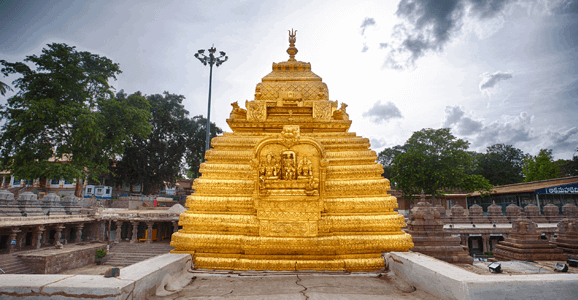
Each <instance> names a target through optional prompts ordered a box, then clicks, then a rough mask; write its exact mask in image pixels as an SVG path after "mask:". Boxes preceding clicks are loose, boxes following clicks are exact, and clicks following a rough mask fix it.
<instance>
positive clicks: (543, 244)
mask: <svg viewBox="0 0 578 300" xmlns="http://www.w3.org/2000/svg"><path fill="white" fill-rule="evenodd" d="M494 257H495V258H496V259H497V260H525V261H536V260H566V259H567V258H568V255H566V254H565V253H563V251H562V249H560V248H558V247H556V246H555V245H552V244H550V243H549V242H548V241H546V240H542V239H540V233H539V232H537V231H536V223H534V222H533V221H531V220H530V219H528V218H526V217H520V218H518V219H517V220H515V221H514V222H512V229H511V230H510V231H509V237H506V238H505V240H503V241H500V242H499V243H498V245H496V247H495V248H494Z"/></svg>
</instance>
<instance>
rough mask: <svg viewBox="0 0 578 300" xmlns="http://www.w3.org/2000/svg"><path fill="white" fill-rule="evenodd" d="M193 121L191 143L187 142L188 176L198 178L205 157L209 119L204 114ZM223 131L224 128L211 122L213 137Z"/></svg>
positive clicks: (190, 135) (190, 132) (190, 134)
mask: <svg viewBox="0 0 578 300" xmlns="http://www.w3.org/2000/svg"><path fill="white" fill-rule="evenodd" d="M192 121H193V126H191V130H190V131H189V143H188V144H187V152H186V153H185V159H186V162H187V165H188V166H189V169H188V171H187V176H188V177H189V178H197V177H199V176H200V175H201V173H200V172H199V168H200V167H201V163H202V162H203V161H204V158H205V147H206V140H207V119H206V118H203V116H195V117H193V119H192ZM221 133H223V130H221V128H219V127H217V125H215V123H213V122H211V133H210V136H211V139H212V138H214V137H216V136H217V134H221Z"/></svg>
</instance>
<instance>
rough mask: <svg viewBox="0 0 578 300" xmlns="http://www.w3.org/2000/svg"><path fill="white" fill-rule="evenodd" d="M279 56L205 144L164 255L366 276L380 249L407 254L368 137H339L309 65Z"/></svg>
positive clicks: (338, 122)
mask: <svg viewBox="0 0 578 300" xmlns="http://www.w3.org/2000/svg"><path fill="white" fill-rule="evenodd" d="M296 32H297V31H293V30H291V31H289V43H290V46H289V48H288V49H287V53H288V54H289V60H287V61H285V62H280V63H273V70H272V72H271V73H269V74H268V75H267V76H265V77H263V79H262V81H261V82H260V83H258V84H257V86H256V88H255V99H254V100H252V101H246V102H245V107H246V109H242V108H240V107H239V105H238V102H234V103H233V104H231V105H232V106H233V110H232V111H231V114H230V116H229V119H227V123H228V124H229V127H230V128H231V129H232V131H233V132H232V133H224V134H223V135H222V136H219V137H216V138H213V140H212V146H213V148H212V149H211V150H209V151H207V152H206V154H205V159H206V161H205V162H204V163H203V164H201V168H200V172H201V174H202V176H201V177H200V178H198V179H196V180H195V181H194V186H193V188H194V189H195V193H194V194H192V195H191V196H189V197H187V202H186V206H187V207H188V210H187V211H186V212H184V213H183V214H181V216H180V220H179V225H181V226H182V227H183V228H182V229H181V230H179V232H177V233H175V234H173V236H172V241H171V245H172V246H174V247H175V250H173V251H172V252H173V253H190V254H193V259H194V263H195V266H196V267H197V268H200V269H224V270H273V271H288V270H318V271H371V270H379V269H382V268H383V267H384V261H383V259H382V257H381V253H382V252H388V251H407V250H409V248H412V247H413V242H412V239H411V236H410V235H408V234H406V233H404V232H403V231H401V227H404V226H405V220H404V218H403V216H401V215H399V214H398V213H397V212H395V211H394V208H397V200H396V198H395V197H392V196H391V195H389V194H388V193H387V191H388V190H389V189H390V186H389V180H387V179H385V178H383V177H381V174H382V173H383V168H382V166H381V165H380V164H377V163H376V159H377V155H376V153H375V151H372V150H370V149H369V146H370V144H369V140H368V139H366V138H363V137H359V136H356V135H355V133H353V132H348V130H349V127H350V126H351V121H350V120H349V115H348V114H347V112H346V107H347V105H346V104H344V103H342V104H341V107H340V108H339V109H337V107H338V103H337V101H331V100H329V91H328V89H327V85H326V84H325V83H323V82H322V80H321V77H319V76H317V75H316V74H315V73H313V72H312V71H311V64H310V63H305V62H301V61H297V60H296V59H295V55H296V54H297V48H295V41H296V37H295V35H296Z"/></svg>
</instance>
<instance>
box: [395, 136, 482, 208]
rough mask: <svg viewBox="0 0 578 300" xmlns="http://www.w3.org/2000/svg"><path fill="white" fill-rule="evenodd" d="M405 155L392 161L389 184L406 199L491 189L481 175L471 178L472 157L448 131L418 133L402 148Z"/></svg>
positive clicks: (464, 142) (466, 145) (399, 155)
mask: <svg viewBox="0 0 578 300" xmlns="http://www.w3.org/2000/svg"><path fill="white" fill-rule="evenodd" d="M403 147H404V149H405V152H402V153H399V154H398V155H396V157H395V159H394V161H393V169H392V175H393V181H395V182H396V183H397V188H398V189H400V190H401V192H402V195H403V197H404V198H406V199H413V198H415V197H416V196H417V195H418V194H420V193H421V191H422V190H423V191H424V192H425V193H426V194H431V195H433V196H434V197H438V196H443V195H444V194H446V193H447V191H450V190H453V189H459V190H462V191H467V192H472V191H475V190H480V191H489V190H490V189H491V188H492V186H491V184H490V183H489V182H488V180H487V179H485V178H484V177H483V176H481V175H473V174H471V171H472V160H473V156H472V155H471V154H470V153H468V152H467V151H466V150H467V149H468V147H469V143H468V142H467V141H464V140H461V139H456V137H454V136H453V135H452V134H451V133H450V130H449V128H442V129H429V128H428V129H422V130H420V131H417V132H414V133H413V135H412V136H411V137H410V138H409V139H408V140H407V142H406V143H405V144H404V146H403Z"/></svg>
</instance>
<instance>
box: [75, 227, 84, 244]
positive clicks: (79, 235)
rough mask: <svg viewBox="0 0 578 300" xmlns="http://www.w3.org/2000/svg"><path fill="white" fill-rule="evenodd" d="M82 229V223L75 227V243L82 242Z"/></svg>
mask: <svg viewBox="0 0 578 300" xmlns="http://www.w3.org/2000/svg"><path fill="white" fill-rule="evenodd" d="M83 227H84V224H83V223H80V224H78V225H76V236H75V237H74V242H75V243H80V242H81V241H82V228H83Z"/></svg>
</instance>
